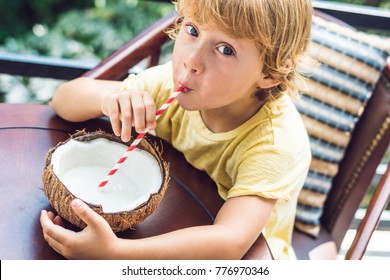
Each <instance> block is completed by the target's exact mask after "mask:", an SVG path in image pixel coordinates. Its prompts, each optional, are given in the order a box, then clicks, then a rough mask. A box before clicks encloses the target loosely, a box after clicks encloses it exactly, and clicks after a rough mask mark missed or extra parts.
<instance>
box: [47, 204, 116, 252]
mask: <svg viewBox="0 0 390 280" xmlns="http://www.w3.org/2000/svg"><path fill="white" fill-rule="evenodd" d="M72 208H73V211H74V212H75V213H76V214H77V215H78V216H79V217H80V218H81V219H82V220H83V221H84V222H85V223H86V224H87V227H86V228H84V229H83V230H82V231H80V232H74V231H71V230H68V229H65V228H64V227H63V226H62V220H61V218H60V217H59V216H54V214H53V213H52V212H47V211H45V210H42V212H41V217H40V222H41V225H42V229H43V236H44V238H45V240H46V241H47V242H48V243H49V245H50V246H51V247H52V248H53V249H54V250H55V251H57V252H58V253H60V254H61V255H63V256H64V257H66V258H68V259H75V258H77V259H110V258H112V256H111V254H112V252H115V250H114V247H115V245H116V244H117V241H118V238H117V237H116V235H115V234H114V232H113V231H112V230H111V228H110V226H109V224H108V223H107V222H106V220H104V218H103V217H101V216H100V215H99V214H97V213H96V212H95V211H93V210H92V209H91V208H89V207H88V206H87V205H86V204H85V203H84V202H82V201H81V200H79V199H75V200H73V201H72ZM96 244H99V246H97V245H96Z"/></svg>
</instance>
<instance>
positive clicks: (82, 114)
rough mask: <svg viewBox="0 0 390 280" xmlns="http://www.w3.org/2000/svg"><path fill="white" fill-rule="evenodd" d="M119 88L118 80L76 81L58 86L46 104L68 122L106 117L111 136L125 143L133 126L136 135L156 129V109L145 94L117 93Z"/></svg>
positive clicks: (126, 91) (150, 98)
mask: <svg viewBox="0 0 390 280" xmlns="http://www.w3.org/2000/svg"><path fill="white" fill-rule="evenodd" d="M120 85H121V82H120V81H106V80H95V79H90V78H78V79H75V80H71V81H69V82H67V83H64V84H62V85H61V86H59V87H58V89H57V90H56V92H55V94H54V97H53V99H52V101H51V103H50V105H51V106H52V107H53V110H54V111H55V112H56V113H57V114H58V115H59V116H60V117H62V118H63V119H65V120H68V121H72V122H80V121H86V120H89V119H93V118H97V117H101V116H103V115H106V116H108V117H109V118H110V122H111V126H112V130H113V131H114V133H115V135H117V136H121V138H122V140H123V141H124V142H127V141H129V140H130V136H131V128H132V127H133V126H134V127H135V129H136V131H137V132H142V131H144V130H145V129H146V127H148V128H149V129H155V128H156V126H157V123H156V107H155V104H154V100H153V98H152V97H151V95H150V94H148V93H147V92H143V91H139V90H135V89H132V90H122V91H119V88H120Z"/></svg>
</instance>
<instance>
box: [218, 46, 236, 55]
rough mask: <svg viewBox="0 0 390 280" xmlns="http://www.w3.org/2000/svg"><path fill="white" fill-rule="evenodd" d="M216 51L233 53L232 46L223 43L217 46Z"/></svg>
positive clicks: (226, 53) (225, 53) (227, 53)
mask: <svg viewBox="0 0 390 280" xmlns="http://www.w3.org/2000/svg"><path fill="white" fill-rule="evenodd" d="M218 51H220V52H221V53H222V54H224V55H229V56H230V55H234V50H233V48H232V47H229V46H227V45H223V46H220V47H218Z"/></svg>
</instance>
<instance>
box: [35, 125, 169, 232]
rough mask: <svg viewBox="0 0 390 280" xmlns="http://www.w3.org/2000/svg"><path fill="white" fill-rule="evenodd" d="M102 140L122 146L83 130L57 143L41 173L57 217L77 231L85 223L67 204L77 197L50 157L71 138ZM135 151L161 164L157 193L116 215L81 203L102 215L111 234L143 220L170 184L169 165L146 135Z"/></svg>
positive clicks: (113, 138)
mask: <svg viewBox="0 0 390 280" xmlns="http://www.w3.org/2000/svg"><path fill="white" fill-rule="evenodd" d="M102 137H103V138H106V139H108V140H110V141H115V142H118V143H121V144H123V142H122V140H121V139H120V138H119V137H117V136H115V135H113V134H108V133H106V132H103V131H96V132H92V133H89V132H86V131H85V130H83V131H79V132H77V133H75V134H73V135H71V136H70V137H69V138H68V139H67V140H66V141H64V142H60V143H58V144H57V145H56V146H55V147H53V148H51V149H50V150H49V151H48V152H47V154H46V160H45V167H44V169H43V174H42V180H43V190H44V192H45V194H46V196H47V197H48V200H49V202H50V204H51V205H52V206H53V208H54V209H55V210H56V211H57V213H58V215H60V216H61V217H62V218H64V219H65V220H67V221H69V222H70V223H72V224H74V225H76V226H78V227H80V228H85V227H86V224H85V222H84V221H82V220H81V219H80V218H79V217H78V216H77V215H76V214H75V213H74V212H73V210H72V207H71V205H70V203H71V201H72V200H73V199H75V198H76V197H75V196H74V195H73V194H72V193H71V192H70V191H69V190H68V189H67V187H66V186H65V185H64V184H63V183H62V182H61V180H60V179H59V178H58V177H57V176H56V174H55V173H54V171H53V166H52V164H51V158H52V155H53V153H54V151H55V150H56V149H57V148H58V147H59V146H61V145H64V144H66V143H67V142H68V141H70V140H71V139H74V140H77V141H91V140H94V139H97V138H102ZM132 140H133V139H132ZM132 140H130V141H129V143H130V142H132ZM137 148H140V149H143V150H145V151H147V152H149V153H150V154H152V155H153V156H154V157H155V158H156V160H157V161H158V163H159V165H160V170H161V172H162V177H163V179H162V184H161V186H160V189H159V191H158V193H154V194H151V195H150V197H149V200H148V201H146V202H144V203H143V204H141V205H139V206H138V207H136V208H135V209H129V210H126V211H121V212H116V213H104V212H103V210H102V207H101V206H100V205H94V204H91V203H88V202H86V201H84V202H85V203H86V204H87V205H88V206H89V207H90V208H91V209H93V210H94V211H95V212H96V213H98V214H99V215H101V216H102V217H103V218H104V219H105V220H106V221H107V222H108V224H109V225H110V226H111V228H112V230H113V231H114V232H120V231H124V230H126V229H129V228H132V227H134V226H135V225H137V224H139V223H141V222H142V221H144V220H145V219H146V218H147V217H148V216H149V215H150V214H152V213H153V212H154V210H155V209H156V208H157V207H158V205H159V203H160V201H161V200H162V198H163V196H164V194H165V192H166V190H167V187H168V185H169V180H170V177H169V165H168V164H167V162H165V161H164V160H163V158H162V156H161V152H160V150H159V149H158V147H157V145H156V143H154V142H152V141H151V140H149V139H148V138H147V136H146V137H144V138H143V139H142V141H141V142H140V143H139V144H138V145H137Z"/></svg>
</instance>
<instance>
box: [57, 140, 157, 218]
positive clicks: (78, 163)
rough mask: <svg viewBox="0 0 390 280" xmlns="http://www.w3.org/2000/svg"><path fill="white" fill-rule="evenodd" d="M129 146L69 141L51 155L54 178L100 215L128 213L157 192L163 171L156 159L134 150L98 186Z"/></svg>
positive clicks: (93, 141) (101, 142)
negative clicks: (103, 184) (98, 208)
mask: <svg viewBox="0 0 390 280" xmlns="http://www.w3.org/2000/svg"><path fill="white" fill-rule="evenodd" d="M127 148H128V147H127V146H126V145H124V144H120V143H117V142H114V141H110V140H108V139H105V138H98V139H94V140H91V141H76V140H73V139H71V140H69V141H68V142H67V143H66V144H64V145H61V146H59V147H58V148H57V149H56V150H55V151H54V153H53V155H52V159H51V164H52V166H53V171H54V173H55V175H56V176H57V178H58V179H59V180H60V181H61V182H62V183H63V184H64V185H65V187H66V188H67V189H68V190H69V191H70V192H71V193H72V194H73V195H74V196H76V197H78V198H80V199H82V200H84V201H86V202H89V203H92V204H96V205H101V206H102V208H103V212H105V213H115V212H120V211H130V210H132V209H135V208H137V207H138V206H139V205H141V204H143V203H144V202H147V201H148V200H149V198H150V195H151V194H154V193H158V191H159V189H160V187H161V184H162V180H163V178H162V171H161V169H160V165H159V163H158V161H157V160H156V158H155V157H154V156H153V155H152V154H150V153H149V152H147V151H145V150H142V149H138V148H136V149H135V150H133V151H132V152H130V153H128V158H127V159H126V161H125V162H123V163H122V164H121V165H120V168H119V170H118V171H117V172H116V173H115V174H114V175H112V176H110V177H109V182H108V183H107V185H105V186H104V187H98V186H99V184H100V183H101V182H102V181H103V180H104V179H105V178H106V176H107V174H108V172H109V171H110V170H111V169H112V168H113V167H114V166H115V164H116V163H117V161H118V160H119V159H120V158H121V157H122V155H123V154H124V152H125V151H126V149H127Z"/></svg>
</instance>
